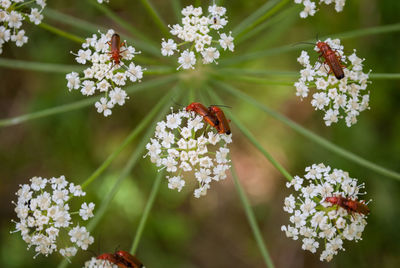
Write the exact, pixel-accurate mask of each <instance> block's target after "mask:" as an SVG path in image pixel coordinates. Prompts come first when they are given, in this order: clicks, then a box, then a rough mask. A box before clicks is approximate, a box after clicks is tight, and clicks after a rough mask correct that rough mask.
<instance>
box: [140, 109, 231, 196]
mask: <svg viewBox="0 0 400 268" xmlns="http://www.w3.org/2000/svg"><path fill="white" fill-rule="evenodd" d="M171 110H172V108H171ZM231 136H232V135H226V134H219V133H216V132H215V130H214V128H211V129H210V126H209V125H208V124H204V122H203V118H202V117H201V116H199V115H197V114H195V113H194V112H188V111H186V110H185V109H182V110H180V111H178V112H176V113H174V112H171V113H170V114H168V115H167V117H166V119H165V120H164V121H161V122H158V123H157V127H156V131H155V137H154V139H150V142H149V143H148V144H147V145H146V149H147V151H148V152H147V154H146V155H145V157H146V156H148V157H149V158H150V161H151V162H152V163H155V164H156V166H157V167H160V170H161V169H165V170H166V171H167V172H168V173H169V175H168V176H166V178H167V179H168V188H170V189H177V190H178V191H179V192H180V191H181V190H182V188H183V187H184V186H185V184H186V181H185V180H184V178H185V177H186V176H187V175H185V174H187V173H188V172H191V173H193V174H194V176H195V179H196V180H197V182H198V185H199V188H197V189H195V191H194V196H195V197H196V198H199V197H200V196H204V195H206V193H207V190H208V189H209V188H210V184H211V182H212V181H219V180H223V179H225V178H226V171H227V170H228V169H229V168H230V160H229V158H228V156H229V148H228V147H227V145H228V144H229V143H231V142H232V138H231Z"/></svg>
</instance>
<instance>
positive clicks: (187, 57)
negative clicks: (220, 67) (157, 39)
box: [161, 4, 235, 69]
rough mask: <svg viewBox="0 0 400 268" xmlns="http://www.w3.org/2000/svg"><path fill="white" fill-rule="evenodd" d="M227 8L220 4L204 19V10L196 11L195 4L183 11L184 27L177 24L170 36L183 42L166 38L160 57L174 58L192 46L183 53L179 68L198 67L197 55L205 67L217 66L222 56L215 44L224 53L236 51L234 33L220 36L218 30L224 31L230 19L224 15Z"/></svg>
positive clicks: (163, 41) (209, 11)
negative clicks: (188, 46) (187, 46)
mask: <svg viewBox="0 0 400 268" xmlns="http://www.w3.org/2000/svg"><path fill="white" fill-rule="evenodd" d="M225 12H226V8H224V7H220V6H217V5H215V4H214V5H212V6H209V7H208V15H207V16H202V14H203V10H202V8H201V7H198V8H194V7H193V6H192V5H190V6H187V7H185V8H184V9H182V14H183V16H184V17H183V18H182V24H183V26H181V25H179V24H175V25H173V26H172V27H171V26H170V25H168V26H169V27H170V28H171V31H170V32H171V34H172V35H175V36H177V37H178V38H179V39H181V40H182V41H183V42H182V43H180V44H176V43H175V41H174V40H172V39H168V40H167V41H165V39H163V40H162V43H161V46H162V48H161V54H162V55H163V56H172V55H173V54H174V51H178V52H179V50H178V47H179V46H181V45H186V44H189V45H190V49H186V50H184V51H182V52H181V53H180V57H179V59H178V63H179V64H180V65H179V67H178V69H179V68H182V69H190V68H192V69H194V65H195V64H196V61H197V60H196V54H195V53H197V54H198V55H199V56H201V57H202V58H203V64H209V63H212V62H215V63H217V59H218V58H219V56H220V53H219V51H218V49H217V48H216V47H214V46H212V45H213V44H214V45H215V44H219V45H220V46H221V47H222V48H223V49H224V50H227V49H229V50H230V51H233V50H234V47H235V46H234V44H233V37H232V36H231V33H229V35H227V34H225V33H220V32H219V31H218V30H220V29H222V28H223V27H224V26H225V25H226V24H227V23H228V20H227V19H226V16H225ZM212 30H215V31H216V32H217V33H218V35H219V40H218V41H216V40H213V36H212V34H211V31H212Z"/></svg>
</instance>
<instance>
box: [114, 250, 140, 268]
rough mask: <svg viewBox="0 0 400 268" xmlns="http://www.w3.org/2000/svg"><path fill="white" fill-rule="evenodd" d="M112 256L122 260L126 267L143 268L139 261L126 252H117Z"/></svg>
mask: <svg viewBox="0 0 400 268" xmlns="http://www.w3.org/2000/svg"><path fill="white" fill-rule="evenodd" d="M114 255H115V256H119V257H120V258H121V259H123V260H124V261H125V262H126V263H127V264H128V267H132V268H141V267H143V264H142V263H141V262H140V261H139V259H138V258H136V257H135V256H133V255H132V254H130V253H129V252H127V251H124V250H119V251H117V252H116V253H115V254H114Z"/></svg>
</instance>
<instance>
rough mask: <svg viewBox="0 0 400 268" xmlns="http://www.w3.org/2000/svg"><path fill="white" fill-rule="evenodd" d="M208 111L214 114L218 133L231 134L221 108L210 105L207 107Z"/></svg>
mask: <svg viewBox="0 0 400 268" xmlns="http://www.w3.org/2000/svg"><path fill="white" fill-rule="evenodd" d="M208 109H209V110H210V112H211V113H212V114H213V115H215V117H217V119H218V128H217V129H218V133H220V134H222V133H225V134H228V135H229V134H231V129H230V127H229V122H228V120H227V119H226V117H225V114H224V112H223V111H222V110H221V108H219V107H217V106H215V105H211V106H210V107H209V108H208Z"/></svg>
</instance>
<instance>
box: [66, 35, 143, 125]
mask: <svg viewBox="0 0 400 268" xmlns="http://www.w3.org/2000/svg"><path fill="white" fill-rule="evenodd" d="M113 34H114V30H108V32H107V33H106V34H103V33H100V36H98V35H95V34H94V35H93V36H92V37H91V38H87V39H86V42H85V43H83V44H82V49H80V50H79V51H78V53H76V54H75V53H73V55H75V56H76V58H75V59H76V61H77V62H78V63H80V64H86V63H90V64H91V65H90V66H89V67H88V68H87V69H85V70H84V71H83V76H81V77H79V74H78V73H76V72H72V73H69V74H67V75H66V79H67V82H68V83H67V87H68V89H69V91H71V90H80V91H81V93H82V95H84V96H90V95H94V94H96V93H97V92H101V93H102V94H104V97H102V98H100V100H99V101H98V102H96V103H95V107H96V108H97V112H99V113H102V114H103V115H104V116H106V117H107V116H109V115H111V114H112V111H111V109H112V108H114V106H115V105H116V104H118V105H120V106H122V105H124V104H125V101H126V100H127V99H128V98H129V97H128V95H127V93H126V92H125V90H123V89H122V87H123V86H125V85H126V84H127V83H128V82H129V80H130V81H131V82H137V81H138V82H140V81H141V79H142V78H143V71H144V70H145V69H144V68H142V67H141V66H140V65H136V64H134V63H133V61H132V59H133V58H134V56H135V55H136V54H139V53H140V52H136V50H135V48H134V47H132V46H127V45H125V44H124V46H122V47H121V48H120V55H121V56H122V58H121V60H120V63H119V64H118V65H117V64H116V63H115V62H114V60H112V59H111V56H110V54H109V52H110V46H109V44H108V42H110V41H111V37H112V35H113Z"/></svg>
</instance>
